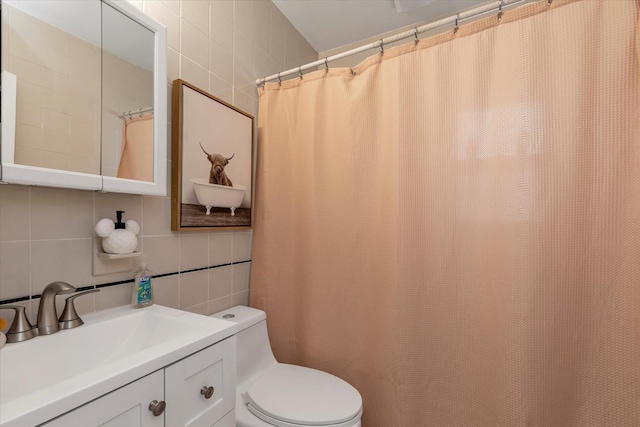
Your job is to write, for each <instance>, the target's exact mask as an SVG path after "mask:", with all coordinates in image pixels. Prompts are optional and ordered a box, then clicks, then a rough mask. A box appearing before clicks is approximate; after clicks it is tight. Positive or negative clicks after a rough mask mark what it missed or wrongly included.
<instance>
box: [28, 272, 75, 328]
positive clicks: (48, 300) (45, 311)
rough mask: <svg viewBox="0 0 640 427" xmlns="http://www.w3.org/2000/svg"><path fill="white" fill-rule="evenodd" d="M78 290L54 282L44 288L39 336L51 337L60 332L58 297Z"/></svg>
mask: <svg viewBox="0 0 640 427" xmlns="http://www.w3.org/2000/svg"><path fill="white" fill-rule="evenodd" d="M75 290H76V288H74V287H73V286H71V285H70V284H68V283H66V282H52V283H49V284H48V285H47V287H46V288H44V291H43V292H42V296H41V297H40V305H39V306H38V325H37V327H38V334H39V335H49V334H54V333H56V332H58V331H59V330H60V324H59V323H58V312H57V310H56V295H58V294H68V293H71V292H73V291H75Z"/></svg>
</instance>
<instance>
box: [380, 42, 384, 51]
mask: <svg viewBox="0 0 640 427" xmlns="http://www.w3.org/2000/svg"><path fill="white" fill-rule="evenodd" d="M383 53H384V44H383V43H382V39H380V55H382V54H383Z"/></svg>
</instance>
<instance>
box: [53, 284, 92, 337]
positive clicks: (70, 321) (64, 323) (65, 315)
mask: <svg viewBox="0 0 640 427" xmlns="http://www.w3.org/2000/svg"><path fill="white" fill-rule="evenodd" d="M94 292H100V289H91V290H88V291H84V292H78V293H77V294H75V295H73V296H70V297H69V298H67V299H66V301H65V303H64V309H63V310H62V314H61V315H60V318H59V319H58V321H59V322H60V329H72V328H76V327H78V326H82V325H84V322H83V321H82V319H81V318H80V316H79V315H78V313H77V312H76V307H75V305H73V300H75V299H76V298H78V297H81V296H83V295H87V294H92V293H94Z"/></svg>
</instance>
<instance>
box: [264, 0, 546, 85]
mask: <svg viewBox="0 0 640 427" xmlns="http://www.w3.org/2000/svg"><path fill="white" fill-rule="evenodd" d="M532 1H542V0H499V1H494V2H491V3H487V4H485V5H483V6H479V7H476V8H475V9H470V10H467V11H465V12H461V13H458V14H456V15H452V16H449V17H448V18H444V19H441V20H439V21H435V22H431V23H429V24H425V25H422V26H420V27H416V28H414V29H413V30H409V31H405V32H403V33H398V34H395V35H393V36H389V37H386V38H383V39H380V40H379V41H375V42H373V43H369V44H366V45H363V46H360V47H357V48H355V49H352V50H348V51H346V52H342V53H339V54H337V55H333V56H328V57H326V58H324V59H319V60H317V61H314V62H310V63H308V64H305V65H301V66H299V67H297V68H292V69H290V70H286V71H281V72H279V73H277V74H272V75H270V76H268V77H262V78H260V79H256V80H255V83H256V85H257V86H263V85H264V84H265V83H266V82H268V81H272V80H278V81H279V82H282V77H284V76H288V75H290V74H296V73H297V74H298V75H299V76H300V77H302V72H303V71H305V70H308V69H311V68H314V67H318V66H320V65H324V66H325V67H326V68H327V69H328V68H329V62H333V61H337V60H338V59H342V58H346V57H348V56H351V55H355V54H357V53H360V52H364V51H366V50H369V49H376V48H378V49H380V51H381V52H384V45H387V44H389V43H393V42H396V41H398V40H402V39H406V38H409V37H415V39H416V40H417V39H418V34H420V33H424V32H425V31H429V30H433V29H435V28H438V27H442V26H445V25H449V24H454V27H453V31H454V32H455V31H458V24H459V23H460V21H462V20H465V19H470V18H475V17H477V16H480V15H484V14H485V13H489V12H498V16H497V17H498V20H500V19H501V18H502V13H503V9H504V8H505V7H507V6H515V5H516V4H519V3H531V2H532ZM546 1H547V5H551V3H552V2H553V0H546Z"/></svg>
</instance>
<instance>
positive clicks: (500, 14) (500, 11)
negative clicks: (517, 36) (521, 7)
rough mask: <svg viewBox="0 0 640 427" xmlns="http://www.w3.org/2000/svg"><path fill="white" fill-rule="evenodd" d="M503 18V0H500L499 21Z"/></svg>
mask: <svg viewBox="0 0 640 427" xmlns="http://www.w3.org/2000/svg"><path fill="white" fill-rule="evenodd" d="M501 20H502V0H500V5H499V6H498V22H500V21H501Z"/></svg>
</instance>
